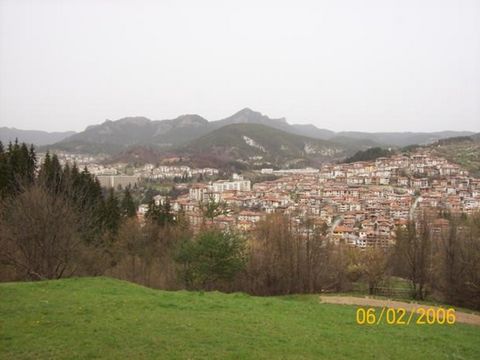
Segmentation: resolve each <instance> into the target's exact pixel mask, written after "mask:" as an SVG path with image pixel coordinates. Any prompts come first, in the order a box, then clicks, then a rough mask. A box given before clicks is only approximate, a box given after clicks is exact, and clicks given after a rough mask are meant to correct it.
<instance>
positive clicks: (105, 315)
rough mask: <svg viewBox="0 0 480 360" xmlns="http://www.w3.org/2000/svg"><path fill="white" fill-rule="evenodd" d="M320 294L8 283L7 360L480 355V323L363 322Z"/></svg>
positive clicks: (0, 335)
mask: <svg viewBox="0 0 480 360" xmlns="http://www.w3.org/2000/svg"><path fill="white" fill-rule="evenodd" d="M355 309H356V308H355V307H351V306H342V305H327V304H319V303H318V302H317V301H316V297H313V296H300V297H287V298H259V297H250V296H247V295H243V294H231V295H225V294H220V293H205V294H201V293H194V292H192V293H189V292H182V291H181V292H165V291H157V290H152V289H148V288H143V287H140V286H137V285H133V284H129V283H126V282H121V281H117V280H112V279H105V278H94V279H92V278H83V279H69V280H61V281H48V282H37V283H10V284H1V285H0V358H31V359H39V358H40V359H42V358H45V359H46V358H68V359H70V358H85V359H86V358H88V359H90V358H95V357H101V358H112V359H118V358H132V359H133V358H134V359H139V358H205V359H207V358H208V359H212V358H221V359H223V358H265V359H274V358H296V359H302V358H316V359H318V358H336V359H366V358H373V357H375V358H381V359H425V358H429V359H443V358H445V359H448V358H452V359H453V358H455V359H473V358H478V356H479V354H480V341H479V335H480V329H479V328H478V327H473V326H468V325H460V324H457V325H453V326H445V325H443V326H441V325H436V326H426V325H424V326H418V325H410V326H408V327H400V326H391V325H390V326H388V325H380V326H368V327H367V326H359V325H357V324H356V323H355Z"/></svg>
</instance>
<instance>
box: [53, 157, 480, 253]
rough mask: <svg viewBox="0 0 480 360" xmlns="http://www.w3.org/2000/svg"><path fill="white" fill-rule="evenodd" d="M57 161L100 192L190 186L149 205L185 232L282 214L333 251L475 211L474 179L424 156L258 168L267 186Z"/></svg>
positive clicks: (244, 227)
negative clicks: (81, 173) (418, 222)
mask: <svg viewBox="0 0 480 360" xmlns="http://www.w3.org/2000/svg"><path fill="white" fill-rule="evenodd" d="M59 159H60V161H61V163H62V164H65V163H73V162H75V163H77V164H79V165H80V166H83V167H86V168H87V169H88V171H89V172H90V173H92V174H93V175H95V176H96V177H97V178H98V179H99V181H100V183H101V185H102V186H103V187H107V188H124V187H127V186H136V185H137V184H139V183H141V182H142V181H145V180H153V181H165V180H167V181H168V180H173V179H179V180H183V181H184V180H192V179H193V178H195V179H196V181H185V182H181V183H179V184H176V185H175V186H176V187H178V188H181V189H183V190H188V192H186V191H184V194H183V195H180V196H177V197H175V198H173V197H168V196H167V195H156V196H155V197H154V201H155V202H156V204H157V205H159V204H164V203H165V202H166V201H168V202H169V203H170V205H171V208H172V210H173V211H174V212H182V213H183V214H184V215H185V216H186V218H187V219H188V221H189V223H190V225H191V226H192V228H193V229H198V228H199V227H200V226H202V225H204V224H205V221H210V222H213V223H214V224H216V225H217V226H219V227H220V228H223V229H236V230H239V231H242V232H249V231H252V230H254V229H255V226H256V223H258V222H259V221H260V220H261V219H264V218H265V217H266V216H267V214H272V213H282V214H285V215H289V216H290V218H291V219H292V225H294V226H296V227H297V228H298V229H302V230H303V233H304V234H305V235H307V234H309V233H310V232H312V231H322V232H323V233H325V234H326V235H328V236H330V237H331V238H332V239H333V240H334V241H335V242H336V243H346V244H349V245H352V246H356V247H360V248H365V247H368V246H383V247H387V246H391V245H393V244H394V243H395V230H396V228H397V227H398V226H404V225H405V224H406V223H407V221H408V220H409V219H414V218H415V217H416V216H418V214H419V212H420V211H421V210H422V209H425V208H437V209H442V210H445V211H447V212H451V213H465V214H471V213H473V212H475V211H478V210H480V179H478V178H474V177H472V176H470V175H469V173H468V171H466V170H464V169H462V168H461V167H460V166H458V165H456V164H453V163H451V162H449V161H447V160H446V159H444V158H441V157H438V156H435V155H432V154H431V153H429V152H417V153H412V154H397V155H393V156H391V157H388V158H378V159H376V160H375V161H365V162H355V163H342V164H325V165H323V166H321V168H302V169H280V170H274V169H271V168H264V169H261V170H258V171H256V173H258V174H259V175H263V176H265V175H272V176H274V177H275V180H270V181H262V182H256V183H254V184H252V182H251V181H250V180H249V179H247V178H244V176H242V175H238V174H233V175H232V176H231V178H230V179H228V180H216V181H212V180H210V179H212V177H217V178H218V175H219V170H218V169H214V168H192V167H189V166H185V165H177V166H167V165H154V164H145V165H141V166H138V167H132V168H130V169H129V165H128V164H125V163H116V164H110V165H103V164H102V160H103V159H101V158H100V159H98V158H93V157H91V156H86V155H81V154H78V155H72V154H60V156H59ZM127 170H128V171H127ZM209 202H213V203H217V204H220V205H221V207H222V211H221V212H219V213H218V214H217V215H216V216H215V217H213V218H211V219H207V220H205V216H204V215H205V214H204V211H205V206H206V204H208V203H209ZM147 210H148V204H145V203H144V204H140V205H139V207H138V217H139V218H140V219H141V220H142V219H143V217H144V216H145V214H146V212H147ZM307 220H308V221H307ZM433 226H434V227H435V226H439V227H441V221H440V220H438V224H437V223H436V224H433Z"/></svg>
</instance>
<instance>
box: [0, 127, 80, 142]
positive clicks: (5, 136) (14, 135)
mask: <svg viewBox="0 0 480 360" xmlns="http://www.w3.org/2000/svg"><path fill="white" fill-rule="evenodd" d="M73 134H75V132H74V131H64V132H47V131H40V130H20V129H16V128H8V127H0V141H1V142H2V143H4V144H7V143H8V142H9V141H11V142H14V141H15V139H18V141H19V142H25V143H27V144H34V145H48V144H54V143H56V142H59V141H62V140H63V139H65V138H67V137H69V136H71V135H73Z"/></svg>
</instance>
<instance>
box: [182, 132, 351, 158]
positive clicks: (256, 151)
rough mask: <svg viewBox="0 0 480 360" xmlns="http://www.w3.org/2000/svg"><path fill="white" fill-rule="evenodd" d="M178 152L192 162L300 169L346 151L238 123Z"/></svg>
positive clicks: (321, 142) (301, 137)
mask: <svg viewBox="0 0 480 360" xmlns="http://www.w3.org/2000/svg"><path fill="white" fill-rule="evenodd" d="M179 152H180V153H182V154H187V155H188V156H190V157H191V158H192V159H196V158H203V159H205V158H211V159H215V161H216V162H217V163H228V162H235V161H236V162H240V163H244V164H247V165H249V166H289V165H295V166H301V165H308V164H315V163H317V164H318V163H320V162H322V161H327V160H328V161H330V160H332V159H337V158H342V157H344V156H345V155H346V154H348V153H349V149H348V148H347V147H345V146H342V145H339V144H335V143H333V142H330V141H326V140H320V139H314V138H311V137H305V136H301V135H296V134H291V133H288V132H285V131H282V130H279V129H275V128H272V127H269V126H265V125H261V124H257V123H237V124H231V125H226V126H223V127H221V128H219V129H217V130H214V131H212V132H210V133H208V134H207V135H204V136H202V137H200V138H198V139H196V140H194V141H192V142H191V143H189V144H187V145H186V146H185V147H183V148H180V149H179Z"/></svg>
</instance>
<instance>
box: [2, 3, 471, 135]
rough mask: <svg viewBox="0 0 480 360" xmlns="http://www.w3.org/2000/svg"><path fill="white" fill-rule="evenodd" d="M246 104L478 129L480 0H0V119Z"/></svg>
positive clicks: (316, 120)
mask: <svg viewBox="0 0 480 360" xmlns="http://www.w3.org/2000/svg"><path fill="white" fill-rule="evenodd" d="M244 107H250V108H252V109H254V110H258V111H261V112H262V113H264V114H267V115H269V116H271V117H286V118H287V120H288V121H289V122H290V123H313V124H315V125H317V126H319V127H322V128H329V129H333V130H364V131H388V130H391V131H407V130H411V131H433V130H444V129H453V130H473V131H480V1H479V0H450V1H443V0H431V1H430V0H398V1H393V0H378V1H373V0H362V1H358V0H350V1H347V0H343V1H342V0H331V1H321V0H312V1H301V0H295V1H279V0H275V1H261V0H256V1H246V0H242V1H226V0H223V1H208V0H203V1H198V0H197V1H166V0H158V1H142V0H135V1H133V0H132V1H119V0H110V1H107V0H103V1H102V0H96V1H87V0H77V1H73V0H61V1H60V0H59V1H49V0H42V1H39V0H32V1H23V0H10V1H8V0H0V126H14V127H17V128H20V129H43V130H49V131H53V130H71V129H73V130H77V131H78V130H82V129H83V128H85V127H86V126H87V125H89V124H96V123H100V122H103V121H104V120H105V119H107V118H108V119H112V120H113V119H118V118H121V117H125V116H133V115H143V116H147V117H149V118H151V119H168V118H174V117H176V116H178V115H180V114H185V113H197V114H200V115H202V116H204V117H205V118H207V119H208V120H216V119H220V118H224V117H227V116H229V115H231V114H232V113H234V112H236V111H238V110H240V109H241V108H244Z"/></svg>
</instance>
